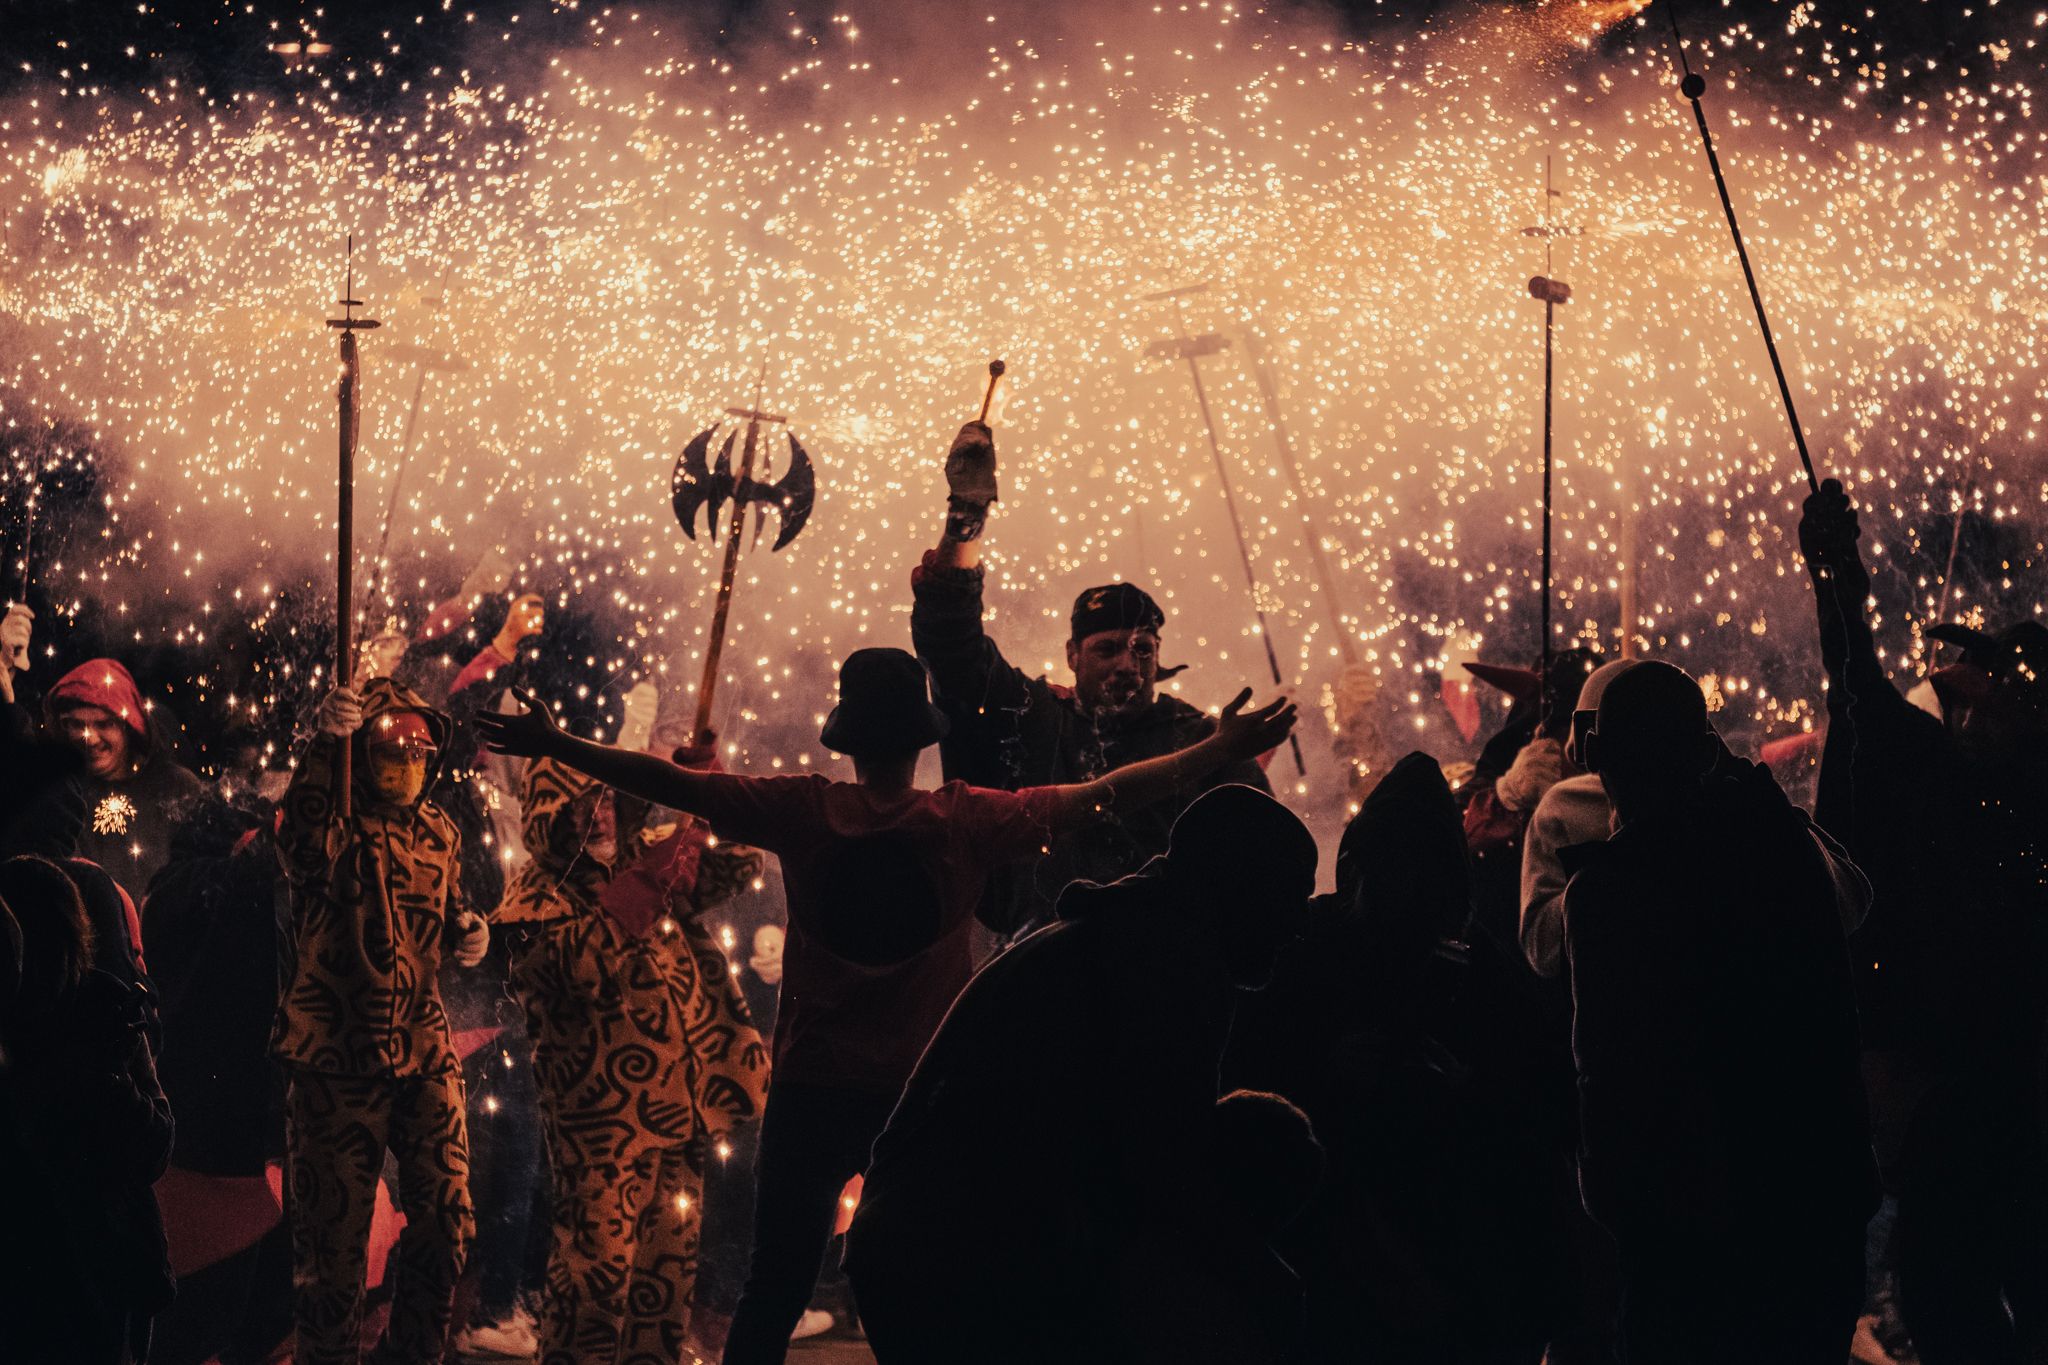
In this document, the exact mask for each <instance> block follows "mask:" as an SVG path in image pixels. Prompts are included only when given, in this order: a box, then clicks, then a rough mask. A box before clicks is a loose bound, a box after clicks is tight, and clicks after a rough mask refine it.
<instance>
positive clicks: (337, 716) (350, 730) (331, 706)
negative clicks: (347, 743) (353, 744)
mask: <svg viewBox="0 0 2048 1365" xmlns="http://www.w3.org/2000/svg"><path fill="white" fill-rule="evenodd" d="M318 722H319V726H320V732H321V733H322V734H327V735H333V736H334V737H335V738H337V739H347V738H348V737H349V736H350V735H352V734H354V733H355V732H356V731H357V730H359V729H361V728H362V724H363V699H362V696H361V695H360V694H359V693H358V692H357V691H356V690H355V689H354V688H353V687H337V688H335V689H334V690H333V691H332V692H329V693H328V694H327V695H326V697H324V698H322V699H321V702H320V711H319V715H318Z"/></svg>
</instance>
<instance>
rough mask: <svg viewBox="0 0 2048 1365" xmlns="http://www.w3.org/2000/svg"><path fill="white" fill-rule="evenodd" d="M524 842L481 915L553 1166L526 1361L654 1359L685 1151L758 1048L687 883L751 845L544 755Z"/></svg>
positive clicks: (686, 1202) (528, 788) (679, 1266)
mask: <svg viewBox="0 0 2048 1365" xmlns="http://www.w3.org/2000/svg"><path fill="white" fill-rule="evenodd" d="M520 804H521V808H522V811H523V813H524V826H523V829H524V836H525V841H526V850H527V852H528V854H530V855H531V857H530V860H529V861H528V862H527V863H526V864H525V865H524V866H523V867H522V868H520V870H519V873H518V875H517V876H516V877H515V878H514V879H513V882H512V885H511V886H510V887H509V888H508V889H507V891H506V893H505V899H504V900H503V901H502V902H501V903H500V904H499V906H498V909H497V912H496V913H495V915H494V916H493V920H494V922H495V923H496V924H497V926H498V928H499V932H500V934H501V935H503V936H505V937H506V938H507V942H508V946H509V948H510V965H511V982H512V988H513V990H514V991H515V992H516V993H517V994H518V996H519V999H520V1001H521V1003H522V1004H523V1005H524V1007H525V1010H526V1021H527V1030H528V1033H529V1034H530V1036H531V1038H532V1040H533V1057H534V1069H535V1081H536V1084H537V1087H538V1089H539V1092H540V1106H541V1114H542V1118H543V1122H544V1124H545V1126H546V1129H547V1136H548V1151H549V1159H550V1161H551V1163H552V1166H553V1171H554V1190H555V1195H554V1220H555V1227H554V1241H553V1249H552V1252H551V1254H550V1257H549V1263H548V1273H547V1298H546V1302H545V1305H544V1307H543V1309H542V1314H541V1323H542V1332H541V1360H542V1361H543V1362H563V1363H564V1365H569V1363H570V1362H575V1363H576V1365H584V1363H585V1362H588V1363H589V1365H605V1363H608V1362H613V1361H623V1360H641V1359H648V1358H660V1359H673V1358H674V1356H675V1353H676V1348H677V1346H678V1344H679V1343H680V1342H681V1340H682V1337H683V1333H684V1331H685V1330H686V1329H687V1327H688V1324H689V1317H690V1301H691V1295H692V1291H693V1289H694V1285H695V1280H696V1269H697V1244H698V1234H699V1218H698V1213H699V1209H700V1207H701V1204H702V1198H701V1189H702V1185H703V1177H704V1160H705V1154H706V1152H707V1150H708V1149H709V1148H710V1147H711V1145H712V1144H714V1143H716V1142H719V1141H721V1140H722V1139H724V1138H725V1137H726V1135H727V1134H728V1133H730V1132H731V1130H732V1128H733V1126H734V1125H735V1124H737V1123H738V1122H740V1121H741V1120H743V1119H747V1118H750V1117H752V1116H753V1115H755V1114H756V1113H758V1112H759V1111H760V1107H761V1104H762V1101H763V1099H764V1098H765V1096H766V1093H767V1085H768V1052H767V1048H766V1046H765V1045H764V1044H763V1043H762V1041H761V1036H760V1034H759V1033H757V1032H756V1031H755V1029H754V1027H753V1025H752V1023H751V1022H749V1020H748V1017H747V1007H746V1001H745V999H744V998H743V997H742V995H741V994H740V989H739V984H738V983H737V982H736V981H735V980H734V979H733V976H732V971H731V968H730V966H729V965H728V963H727V961H726V958H725V954H724V953H723V952H721V951H720V950H719V947H718V945H717V943H716V942H715V941H714V940H713V938H712V936H711V934H710V932H709V931H708V930H707V929H706V928H705V927H704V925H703V923H702V922H701V921H700V920H699V919H698V911H699V909H700V908H701V907H700V906H699V904H698V903H697V902H696V900H695V899H694V893H695V892H697V891H698V890H699V888H702V889H703V890H704V891H705V892H706V894H711V893H713V890H714V888H716V890H718V891H723V892H724V893H725V894H727V895H730V894H731V890H732V888H734V887H735V886H737V885H742V884H744V882H745V881H746V880H749V879H751V878H752V876H753V875H755V873H757V872H758V871H759V869H760V864H761V855H760V854H758V853H755V852H754V851H752V850H751V849H745V848H742V847H741V846H739V845H734V844H715V845H714V844H712V843H710V842H709V841H708V840H707V839H706V837H705V832H704V830H703V827H702V826H701V825H698V824H695V823H693V822H690V821H688V820H687V818H686V819H685V823H684V824H683V826H681V827H680V828H678V829H677V830H676V831H675V832H674V833H673V834H671V835H669V836H668V837H667V838H666V839H664V840H663V841H662V842H660V843H658V844H656V845H654V846H653V847H648V846H646V845H645V844H644V843H643V842H642V841H641V839H640V838H639V837H638V832H639V829H640V825H641V822H642V820H643V819H644V818H645V816H646V813H647V809H648V808H647V806H646V804H645V803H644V802H641V801H637V800H635V799H633V798H631V797H627V796H619V795H615V794H614V793H612V792H611V791H610V790H609V789H607V788H605V787H602V786H600V785H598V783H597V782H596V781H595V780H594V779H592V778H589V777H586V776H584V775H583V774H582V773H579V772H577V771H576V770H575V769H573V768H570V767H567V766H565V765H564V764H561V763H557V762H555V761H554V760H552V759H546V758H539V759H534V760H533V761H531V762H529V763H528V764H527V765H526V770H525V774H524V778H523V780H522V782H521V789H520Z"/></svg>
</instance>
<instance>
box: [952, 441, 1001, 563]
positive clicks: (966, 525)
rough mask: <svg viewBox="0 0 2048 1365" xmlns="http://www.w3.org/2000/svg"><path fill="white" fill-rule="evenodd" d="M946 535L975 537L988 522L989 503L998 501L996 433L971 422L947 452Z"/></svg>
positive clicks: (963, 538) (966, 539)
mask: <svg viewBox="0 0 2048 1365" xmlns="http://www.w3.org/2000/svg"><path fill="white" fill-rule="evenodd" d="M946 493H947V496H946V535H947V536H948V537H949V538H951V539H953V540H959V541H969V540H973V539H975V538H976V537H978V536H979V535H980V534H981V529H982V527H983V526H984V525H986V524H987V522H988V505H989V504H990V503H992V502H995V501H997V494H996V438H995V433H994V432H992V431H990V430H989V429H988V427H987V426H986V425H984V424H983V423H980V422H969V423H968V424H967V425H966V426H964V427H962V428H960V434H959V435H958V436H955V437H954V438H953V448H952V449H951V450H949V451H947V452H946Z"/></svg>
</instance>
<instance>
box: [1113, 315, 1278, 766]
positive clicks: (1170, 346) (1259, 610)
mask: <svg viewBox="0 0 2048 1365" xmlns="http://www.w3.org/2000/svg"><path fill="white" fill-rule="evenodd" d="M1208 291H1209V286H1208V285H1206V284H1193V285H1189V286H1187V287H1186V288H1184V289H1165V290H1161V291H1160V292H1159V293H1156V294H1147V295H1145V296H1144V297H1145V299H1146V301H1147V302H1154V301H1158V300H1164V299H1171V300H1172V301H1173V315H1174V321H1175V324H1176V329H1177V330H1176V333H1175V335H1174V336H1171V337H1168V338H1167V339H1165V340H1163V341H1155V342H1153V343H1152V344H1151V345H1150V346H1148V347H1146V351H1145V353H1146V354H1147V355H1152V356H1160V357H1164V358H1168V359H1176V360H1185V361H1187V363H1188V378H1189V379H1191V380H1193V381H1194V385H1195V403H1196V405H1197V406H1198V407H1200V408H1201V410H1202V427H1203V429H1204V430H1205V431H1207V432H1208V433H1209V454H1210V456H1211V457H1212V458H1213V459H1214V460H1215V461H1216V479H1217V483H1218V485H1219V486H1220V487H1221V488H1222V489H1223V505H1224V506H1225V507H1227V508H1228V509H1229V511H1230V529H1231V531H1232V533H1233V534H1234V535H1235V536H1236V537H1237V557H1238V561H1239V562H1240V563H1241V564H1243V565H1244V581H1245V586H1246V587H1247V588H1249V589H1250V590H1251V595H1252V614H1253V615H1254V616H1256V617H1257V618H1258V622H1259V642H1260V643H1261V644H1263V645H1264V646H1265V647H1266V667H1267V668H1268V669H1270V670H1271V671H1272V674H1273V684H1274V686H1276V687H1285V686H1286V682H1285V681H1284V680H1283V679H1282V677H1281V675H1280V656H1279V655H1278V654H1276V653H1274V651H1273V631H1272V628H1271V627H1270V626H1268V625H1267V624H1266V609H1265V607H1263V606H1262V605H1260V603H1259V575H1258V571H1257V570H1255V569H1254V568H1252V551H1251V544H1250V542H1249V541H1247V540H1246V539H1245V535H1244V518H1243V517H1242V516H1240V515H1239V514H1238V510H1237V490H1236V489H1234V488H1233V487H1232V486H1231V483H1230V468H1229V466H1227V465H1225V464H1224V463H1223V444H1222V442H1221V441H1219V440H1218V439H1217V437H1216V418H1215V415H1214V414H1213V413H1211V412H1210V411H1209V390H1208V388H1207V387H1206V386H1205V385H1204V384H1203V383H1202V363H1201V362H1202V357H1203V356H1205V355H1216V354H1218V353H1220V352H1222V351H1224V350H1227V349H1228V348H1229V346H1230V342H1229V341H1228V340H1226V339H1225V338H1223V337H1221V336H1219V335H1217V334H1216V333H1215V332H1206V333H1204V334H1203V335H1201V336H1198V337H1197V336H1189V335H1188V320H1187V313H1186V311H1185V310H1184V306H1183V304H1182V302H1181V300H1183V299H1184V298H1186V297H1187V296H1188V295H1189V294H1205V293H1207V292H1208ZM1287 744H1288V747H1289V748H1290V749H1292V750H1293V751H1294V771H1295V772H1296V773H1297V774H1299V775H1301V776H1306V775H1307V774H1308V766H1307V765H1306V764H1305V763H1303V762H1302V758H1301V740H1300V739H1299V738H1298V737H1296V736H1294V735H1291V734H1290V735H1289V736H1288V737H1287Z"/></svg>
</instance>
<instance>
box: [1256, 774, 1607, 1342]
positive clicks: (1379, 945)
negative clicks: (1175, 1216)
mask: <svg viewBox="0 0 2048 1365" xmlns="http://www.w3.org/2000/svg"><path fill="white" fill-rule="evenodd" d="M1471 895H1472V874H1471V870H1470V866H1469V862H1468V859H1467V855H1466V850H1465V842H1464V836H1463V832H1462V829H1461V827H1460V821H1459V813H1458V808H1457V804H1456V801H1455V799H1454V798H1453V796H1452V795H1451V791H1450V788H1449V786H1448V785H1447V784H1446V782H1445V781H1444V776H1443V772H1442V770H1441V768H1439V767H1438V765H1437V763H1436V761H1435V760H1434V759H1432V758H1430V757H1429V756H1428V755H1426V754H1421V753H1413V754H1409V755H1408V756H1407V757H1406V758H1404V759H1402V760H1401V761H1400V762H1399V763H1397V764H1395V765H1394V767H1393V768H1392V770H1390V771H1389V772H1388V774H1387V776H1386V777H1385V778H1384V779H1382V780H1381V781H1380V783H1379V784H1378V785H1377V786H1376V787H1374V788H1373V790H1372V792H1371V793H1370V794H1369V795H1368V796H1367V797H1366V799H1365V800H1364V802H1363V803H1361V805H1360V808H1359V811H1358V814H1357V815H1356V816H1354V817H1353V818H1352V821H1351V823H1350V825H1349V826H1347V827H1346V829H1345V831H1344V837H1343V839H1342V841H1341V842H1340V843H1339V845H1338V851H1337V893H1336V894H1335V895H1334V896H1329V897H1324V898H1322V899H1321V900H1319V901H1318V902H1317V905H1316V908H1315V911H1314V912H1313V913H1312V915H1311V916H1310V923H1309V928H1308V931H1307V933H1306V934H1304V936H1303V937H1302V939H1301V940H1300V941H1299V942H1297V943H1295V944H1293V945H1291V946H1290V947H1289V948H1288V949H1287V950H1286V952H1285V953H1283V954H1282V956H1281V959H1280V965H1279V968H1278V969H1277V970H1276V971H1275V973H1274V977H1273V984H1272V985H1271V986H1269V987H1267V988H1266V989H1265V990H1264V991H1262V992H1260V993H1259V994H1257V995H1255V996H1249V997H1247V998H1246V999H1245V1001H1244V1003H1243V1004H1242V1005H1241V1006H1240V1007H1239V1010H1238V1017H1237V1023H1236V1027H1235V1028H1234V1029H1233V1030H1232V1032H1231V1040H1230V1048H1229V1051H1228V1052H1227V1053H1225V1055H1224V1062H1223V1082H1224V1084H1225V1085H1226V1086H1246V1087H1254V1088H1261V1089H1267V1090H1272V1091H1277V1092H1278V1093H1280V1094H1282V1095H1285V1096H1286V1097H1287V1098H1288V1099H1290V1100H1292V1101H1293V1102H1294V1103H1296V1104H1298V1105H1300V1106H1301V1107H1302V1109H1303V1110H1304V1111H1306V1112H1307V1114H1308V1116H1309V1119H1310V1121H1311V1122H1312V1123H1313V1124H1314V1126H1315V1131H1316V1134H1317V1136H1318V1137H1320V1138H1321V1140H1322V1142H1323V1144H1324V1147H1325V1149H1326V1151H1327V1153H1328V1160H1329V1176H1328V1179H1327V1181H1326V1183H1325V1185H1324V1189H1323V1193H1322V1196H1321V1198H1320V1199H1318V1200H1317V1201H1315V1202H1314V1203H1313V1204H1311V1206H1310V1207H1309V1209H1308V1210H1307V1211H1306V1212H1305V1213H1304V1214H1303V1216H1302V1217H1301V1218H1300V1219H1299V1220H1298V1221H1297V1222H1296V1223H1295V1224H1294V1226H1293V1227H1292V1228H1290V1229H1289V1232H1288V1235H1287V1237H1286V1239H1285V1240H1284V1241H1283V1242H1282V1250H1283V1252H1284V1253H1285V1254H1286V1255H1287V1256H1288V1259H1289V1261H1290V1262H1291V1263H1292V1264H1293V1265H1294V1266H1295V1268H1296V1269H1298V1270H1299V1271H1300V1272H1301V1274H1302V1278H1303V1281H1304V1284H1305V1287H1306V1289H1307V1324H1308V1325H1307V1334H1306V1341H1305V1344H1304V1350H1303V1351H1302V1353H1301V1356H1300V1358H1301V1359H1302V1360H1303V1361H1305V1362H1314V1363H1317V1365H1320V1362H1325V1361H1329V1362H1335V1361H1348V1360H1354V1359H1360V1358H1370V1359H1372V1360H1374V1361H1387V1362H1415V1363H1416V1365H1420V1363H1421V1362H1432V1365H1435V1363H1436V1362H1442V1363H1443V1365H1458V1362H1478V1361H1502V1360H1517V1359H1519V1360H1524V1361H1532V1360H1535V1359H1537V1358H1538V1357H1540V1356H1541V1354H1542V1350H1543V1345H1544V1342H1545V1340H1546V1338H1547V1336H1548V1335H1549V1331H1550V1327H1551V1319H1550V1316H1549V1315H1550V1314H1551V1313H1552V1311H1553V1310H1552V1307H1551V1305H1552V1304H1553V1303H1554V1302H1555V1301H1556V1300H1555V1295H1556V1292H1557V1289H1558V1284H1557V1276H1556V1273H1555V1267H1556V1265H1557V1263H1558V1257H1557V1256H1556V1255H1555V1254H1554V1248H1555V1233H1556V1230H1557V1228H1558V1227H1559V1226H1560V1225H1561V1223H1562V1219H1561V1216H1560V1214H1559V1212H1558V1206H1559V1204H1560V1203H1561V1201H1562V1199H1563V1197H1564V1194H1565V1192H1564V1191H1563V1189H1562V1188H1561V1185H1560V1182H1558V1181H1556V1180H1553V1179H1551V1178H1550V1173H1549V1169H1548V1159H1549V1156H1550V1154H1551V1152H1553V1151H1554V1150H1555V1149H1556V1147H1557V1146H1558V1143H1559V1138H1558V1137H1557V1135H1556V1130H1557V1129H1558V1127H1559V1125H1560V1124H1561V1123H1562V1121H1563V1119H1564V1117H1565V1110H1564V1104H1563V1099H1562V1097H1561V1094H1560V1093H1559V1092H1560V1090H1561V1087H1559V1086H1557V1085H1556V1084H1555V1078H1556V1077H1558V1076H1559V1075H1564V1074H1568V1071H1567V1068H1568V1066H1569V1059H1568V1058H1567V1057H1566V1056H1565V1055H1564V1051H1563V1048H1562V1046H1561V1045H1553V1040H1554V1039H1556V1038H1557V1037H1558V1036H1559V1034H1560V1032H1561V1030H1560V1029H1559V1028H1558V1027H1557V1026H1556V1024H1555V1023H1554V1022H1550V1021H1548V1020H1547V1017H1546V1012H1545V1002H1544V1001H1542V1000H1541V999H1540V997H1539V996H1538V994H1537V993H1536V991H1535V989H1534V983H1533V982H1531V981H1529V980H1528V979H1527V976H1526V973H1525V972H1523V971H1522V969H1521V968H1520V965H1519V963H1517V962H1516V961H1515V957H1516V954H1515V952H1514V950H1513V949H1512V947H1510V946H1508V945H1505V944H1503V943H1501V942H1500V941H1499V940H1497V939H1495V938H1493V937H1492V936H1490V935H1489V934H1487V933H1486V931H1485V930H1484V929H1483V928H1481V927H1479V926H1478V925H1477V924H1475V923H1473V912H1472V906H1471Z"/></svg>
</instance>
